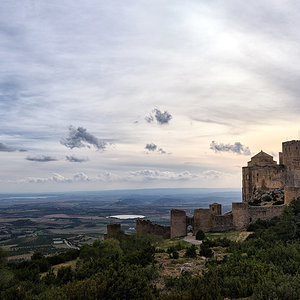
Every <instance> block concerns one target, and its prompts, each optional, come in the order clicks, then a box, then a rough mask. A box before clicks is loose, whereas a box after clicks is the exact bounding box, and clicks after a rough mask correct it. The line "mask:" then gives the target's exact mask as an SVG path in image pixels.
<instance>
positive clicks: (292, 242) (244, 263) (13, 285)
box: [0, 199, 300, 300]
mask: <svg viewBox="0 0 300 300" xmlns="http://www.w3.org/2000/svg"><path fill="white" fill-rule="evenodd" d="M249 230H251V231H252V232H253V233H252V234H250V235H249V236H248V238H247V239H246V240H245V241H231V240H229V239H227V238H217V239H211V238H210V235H206V239H205V241H204V242H203V243H202V245H200V246H194V245H193V246H190V245H189V246H187V245H186V244H183V243H181V242H179V241H177V240H176V241H171V242H170V245H169V246H167V244H166V243H167V242H166V241H163V242H161V241H159V240H158V239H157V238H155V237H153V236H148V235H145V236H142V235H137V234H132V235H125V234H124V233H123V232H119V233H118V234H117V235H116V236H114V238H112V239H107V240H105V241H96V242H94V243H93V245H84V246H83V247H82V248H81V249H80V251H78V250H72V251H69V252H66V253H63V254H60V255H57V256H53V257H44V256H43V255H42V254H41V253H35V254H34V255H33V256H32V258H31V260H29V261H24V262H20V263H7V260H6V253H5V252H4V251H3V250H1V249H0V298H1V299H8V300H10V299H12V300H18V299H22V300H23V299H25V300H26V299H30V300H35V299H36V300H39V299H43V300H48V299H56V300H61V299H70V300H77V299H78V300H79V299H86V300H89V299H174V300H175V299H214V300H215V299H224V298H246V297H248V298H250V299H298V298H299V295H300V274H299V269H300V199H298V200H295V201H293V202H292V203H291V204H290V206H289V207H286V208H285V210H284V212H283V214H282V216H281V217H280V218H277V219H274V220H271V221H258V222H256V223H255V224H253V225H251V226H250V228H249ZM162 245H163V246H162ZM164 247H165V248H164ZM162 256H164V257H165V258H164V259H165V260H168V261H170V263H171V264H172V263H173V264H176V265H180V264H182V265H183V267H182V269H181V274H180V275H179V274H178V273H177V275H176V274H168V275H165V274H164V272H163V264H162V261H161V260H159V257H162ZM67 261H73V262H76V267H73V268H72V267H71V266H70V265H68V263H65V265H64V266H61V267H59V268H58V267H56V268H55V269H54V268H53V266H54V265H58V264H61V263H63V262H67ZM197 261H201V262H203V267H202V270H201V272H198V273H195V272H194V273H193V272H192V271H189V270H190V269H192V266H193V264H195V262H197ZM73 265H74V264H73ZM162 282H163V284H162Z"/></svg>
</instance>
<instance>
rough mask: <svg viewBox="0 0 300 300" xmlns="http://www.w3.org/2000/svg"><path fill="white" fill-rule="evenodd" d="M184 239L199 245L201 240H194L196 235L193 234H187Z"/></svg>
mask: <svg viewBox="0 0 300 300" xmlns="http://www.w3.org/2000/svg"><path fill="white" fill-rule="evenodd" d="M183 240H184V241H186V242H188V243H191V244H194V245H201V244H202V241H198V240H196V237H195V236H194V235H187V236H186V237H185V238H184V239H183Z"/></svg>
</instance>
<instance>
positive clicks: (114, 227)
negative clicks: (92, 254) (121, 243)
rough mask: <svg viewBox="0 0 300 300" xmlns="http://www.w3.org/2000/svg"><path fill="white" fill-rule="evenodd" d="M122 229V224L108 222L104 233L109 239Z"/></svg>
mask: <svg viewBox="0 0 300 300" xmlns="http://www.w3.org/2000/svg"><path fill="white" fill-rule="evenodd" d="M120 230H121V224H107V225H106V232H107V233H106V234H104V239H105V240H106V239H109V238H111V237H113V235H114V234H115V233H117V232H118V231H120Z"/></svg>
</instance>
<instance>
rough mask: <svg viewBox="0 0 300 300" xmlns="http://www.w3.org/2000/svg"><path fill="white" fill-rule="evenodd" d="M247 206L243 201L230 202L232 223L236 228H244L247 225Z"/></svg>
mask: <svg viewBox="0 0 300 300" xmlns="http://www.w3.org/2000/svg"><path fill="white" fill-rule="evenodd" d="M248 207H249V204H248V203H245V202H241V203H232V217H233V219H232V223H233V226H234V227H235V228H236V229H239V230H240V229H245V228H246V227H247V226H248V225H249V222H250V220H249V214H248Z"/></svg>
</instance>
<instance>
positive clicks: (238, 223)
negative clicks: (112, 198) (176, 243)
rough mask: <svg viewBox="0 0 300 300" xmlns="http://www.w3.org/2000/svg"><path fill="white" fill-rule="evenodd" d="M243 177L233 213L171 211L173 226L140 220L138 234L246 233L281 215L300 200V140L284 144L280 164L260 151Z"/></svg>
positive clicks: (213, 206)
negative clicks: (252, 225) (255, 224)
mask: <svg viewBox="0 0 300 300" xmlns="http://www.w3.org/2000/svg"><path fill="white" fill-rule="evenodd" d="M242 177H243V181H242V185H243V188H242V198H243V199H242V200H243V201H242V202H238V203H232V211H231V212H228V213H226V214H222V206H221V205H220V204H218V203H213V204H211V205H210V206H209V208H207V209H204V208H199V209H195V210H194V215H193V216H191V217H189V216H187V215H186V212H185V211H183V210H179V209H171V224H170V225H171V226H161V225H157V224H152V222H151V221H149V220H139V219H138V220H137V221H136V231H137V232H138V233H143V234H145V233H150V234H155V235H158V236H160V237H162V238H174V237H179V236H185V235H187V228H188V226H191V227H192V228H193V234H194V235H195V234H196V232H197V231H198V230H199V229H201V230H203V231H204V232H208V231H226V230H232V229H237V230H242V229H245V228H246V227H247V226H248V225H249V224H250V223H253V222H255V221H257V220H258V219H261V220H269V219H272V218H273V217H276V216H279V215H280V214H281V212H282V210H283V208H284V206H285V205H288V204H289V203H290V202H291V201H292V200H293V199H295V198H297V197H300V141H299V140H297V141H295V140H293V141H288V142H283V143H282V152H280V153H279V164H277V162H276V161H274V160H273V157H272V156H271V155H269V154H267V153H265V152H263V151H261V152H259V153H258V154H256V155H255V156H253V157H252V158H251V160H250V161H249V162H248V165H247V167H243V169H242ZM116 229H117V227H116ZM110 230H111V228H110ZM108 235H109V234H108Z"/></svg>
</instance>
